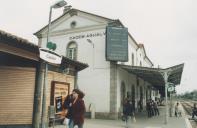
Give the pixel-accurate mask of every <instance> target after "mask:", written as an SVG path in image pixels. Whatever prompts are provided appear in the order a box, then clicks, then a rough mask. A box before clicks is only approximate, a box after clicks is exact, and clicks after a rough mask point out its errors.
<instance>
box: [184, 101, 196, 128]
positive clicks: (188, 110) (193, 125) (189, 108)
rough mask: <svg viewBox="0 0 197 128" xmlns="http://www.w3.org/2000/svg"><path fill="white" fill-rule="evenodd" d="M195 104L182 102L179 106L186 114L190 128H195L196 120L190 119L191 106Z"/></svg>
mask: <svg viewBox="0 0 197 128" xmlns="http://www.w3.org/2000/svg"><path fill="white" fill-rule="evenodd" d="M194 103H196V102H194V101H187V102H186V101H182V102H181V104H182V106H183V108H184V110H185V112H186V114H187V115H188V117H189V118H188V119H189V121H190V123H191V125H192V128H197V119H195V120H193V119H192V118H191V115H192V108H193V104H194Z"/></svg>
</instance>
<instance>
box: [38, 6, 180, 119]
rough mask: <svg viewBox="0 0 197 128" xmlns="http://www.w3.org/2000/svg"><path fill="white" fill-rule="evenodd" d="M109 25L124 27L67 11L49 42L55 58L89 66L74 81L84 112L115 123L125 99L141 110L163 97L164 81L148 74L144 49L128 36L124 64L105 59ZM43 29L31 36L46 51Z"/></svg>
mask: <svg viewBox="0 0 197 128" xmlns="http://www.w3.org/2000/svg"><path fill="white" fill-rule="evenodd" d="M109 25H112V26H118V27H124V26H123V24H122V23H121V22H120V21H119V20H113V19H109V18H105V17H102V16H98V15H95V14H91V13H88V12H84V11H80V10H77V9H70V10H67V11H64V13H63V14H62V15H61V16H60V17H59V18H57V19H55V20H54V21H53V22H52V24H51V32H50V41H51V42H53V43H56V45H57V48H56V50H55V52H57V53H58V54H60V55H62V56H65V57H68V58H70V59H73V60H77V61H80V62H83V63H86V64H88V65H89V67H88V68H86V69H85V70H83V71H81V72H79V73H78V74H77V77H76V79H77V83H76V85H77V87H78V88H80V89H81V90H82V91H84V92H85V94H86V95H85V98H84V100H85V104H86V111H91V110H93V109H94V110H95V112H96V113H95V114H96V118H111V119H117V118H118V116H119V114H120V113H121V111H122V101H123V99H124V98H125V97H128V98H130V99H131V100H132V102H133V104H134V105H135V108H137V107H138V106H137V102H138V101H139V100H141V101H142V102H143V107H144V109H145V106H146V100H147V99H153V100H156V99H157V98H160V95H162V96H163V95H164V94H163V90H164V86H163V85H164V81H163V79H162V77H161V76H159V77H158V78H157V77H155V75H158V74H157V73H156V74H154V73H151V71H149V70H148V69H153V68H152V67H153V63H152V62H151V60H150V59H149V58H148V56H147V54H146V51H145V48H144V45H143V44H138V43H137V42H136V41H135V39H134V38H133V37H132V36H131V35H130V34H128V61H127V62H114V61H108V60H107V59H106V27H107V26H109ZM47 29H48V28H47V26H45V27H43V28H42V29H40V30H39V31H38V32H36V33H35V35H36V36H37V38H38V39H39V46H40V47H42V48H46V43H47V41H46V35H47ZM140 69H142V71H143V72H142V71H140ZM154 70H157V69H154ZM146 71H147V72H146ZM66 72H68V70H66V71H65V73H66ZM181 72H182V70H181ZM150 74H151V75H150ZM149 76H150V77H149ZM177 77H180V75H179V76H177ZM179 83H180V79H179V82H178V84H179ZM176 84H177V83H176ZM156 85H157V86H156ZM136 110H137V109H136Z"/></svg>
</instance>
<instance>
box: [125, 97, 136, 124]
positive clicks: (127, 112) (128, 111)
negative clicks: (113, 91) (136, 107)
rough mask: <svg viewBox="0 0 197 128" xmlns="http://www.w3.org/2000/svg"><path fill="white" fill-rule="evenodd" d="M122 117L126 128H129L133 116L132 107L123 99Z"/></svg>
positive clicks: (127, 100)
mask: <svg viewBox="0 0 197 128" xmlns="http://www.w3.org/2000/svg"><path fill="white" fill-rule="evenodd" d="M123 116H124V117H125V123H126V128H130V125H131V120H132V119H131V117H132V116H134V111H133V107H132V103H131V102H130V101H129V99H127V98H126V99H125V100H124V103H123Z"/></svg>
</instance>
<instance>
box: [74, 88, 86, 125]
mask: <svg viewBox="0 0 197 128" xmlns="http://www.w3.org/2000/svg"><path fill="white" fill-rule="evenodd" d="M72 95H73V103H72V107H71V109H72V116H71V117H72V120H71V121H72V122H71V125H72V126H73V127H72V128H74V127H77V128H83V124H84V114H85V104H84V100H83V97H84V96H85V95H84V93H83V92H82V91H80V90H79V89H74V90H73V91H72Z"/></svg>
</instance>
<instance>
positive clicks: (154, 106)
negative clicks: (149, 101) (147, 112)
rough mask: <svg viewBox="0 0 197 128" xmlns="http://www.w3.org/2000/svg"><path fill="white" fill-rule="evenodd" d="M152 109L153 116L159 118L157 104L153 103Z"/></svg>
mask: <svg viewBox="0 0 197 128" xmlns="http://www.w3.org/2000/svg"><path fill="white" fill-rule="evenodd" d="M153 108H154V113H155V116H156V115H158V116H159V109H158V105H157V102H153Z"/></svg>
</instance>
